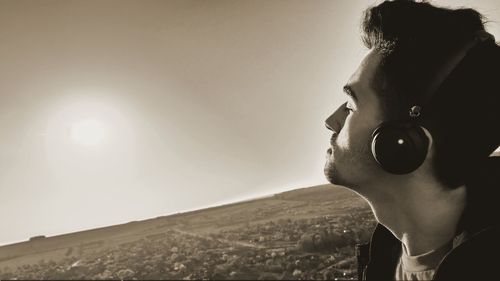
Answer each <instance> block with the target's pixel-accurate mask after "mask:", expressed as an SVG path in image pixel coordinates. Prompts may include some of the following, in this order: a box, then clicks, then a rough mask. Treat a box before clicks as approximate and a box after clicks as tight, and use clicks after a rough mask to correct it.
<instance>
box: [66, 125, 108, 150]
mask: <svg viewBox="0 0 500 281" xmlns="http://www.w3.org/2000/svg"><path fill="white" fill-rule="evenodd" d="M70 130H71V131H70V136H71V139H72V140H73V141H74V142H75V143H77V144H81V145H85V146H95V145H99V144H102V143H103V142H104V140H105V139H106V136H107V130H106V127H105V126H104V124H102V123H101V122H99V121H98V120H93V119H87V120H81V121H78V122H75V123H74V124H72V126H71V129H70Z"/></svg>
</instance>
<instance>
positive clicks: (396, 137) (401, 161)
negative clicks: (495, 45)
mask: <svg viewBox="0 0 500 281" xmlns="http://www.w3.org/2000/svg"><path fill="white" fill-rule="evenodd" d="M487 40H493V42H495V37H494V36H493V35H491V34H490V33H488V32H486V31H484V30H480V31H478V32H476V33H475V36H474V39H473V40H471V41H469V42H468V43H467V44H466V45H464V46H463V47H462V48H460V49H459V50H458V51H456V52H455V53H453V55H452V56H451V57H450V59H449V61H448V62H447V63H445V64H444V66H442V68H440V69H439V71H438V72H437V73H438V74H437V75H436V79H435V80H433V81H432V83H430V85H429V86H428V88H427V90H426V91H424V94H423V98H422V99H421V103H420V104H418V105H413V106H411V107H410V109H409V113H408V116H407V118H406V120H392V121H385V122H382V123H381V124H380V125H379V126H378V127H377V128H376V129H375V130H374V131H373V133H372V141H371V151H372V154H373V157H374V158H375V160H376V161H377V163H378V164H379V165H380V166H381V167H382V169H384V170H385V171H387V172H389V173H391V174H396V175H403V174H408V173H411V172H413V171H415V170H416V169H417V168H418V167H420V166H421V165H422V163H423V162H424V160H425V157H426V156H427V150H428V146H429V138H428V137H427V135H426V134H425V132H424V130H423V128H422V127H420V126H419V125H418V123H417V122H416V121H417V120H418V117H420V116H421V112H422V107H423V106H425V105H427V104H428V103H429V102H430V100H431V98H432V96H433V95H434V94H435V93H436V91H437V90H438V88H439V87H440V86H441V85H442V84H443V82H444V81H445V80H446V78H447V77H448V76H449V75H450V73H451V72H452V71H453V70H454V69H455V68H456V67H457V66H458V65H459V64H460V62H461V61H462V60H463V59H464V58H465V56H466V55H467V53H468V52H469V51H470V50H471V49H472V48H473V47H475V46H478V45H479V44H482V43H483V42H485V41H487Z"/></svg>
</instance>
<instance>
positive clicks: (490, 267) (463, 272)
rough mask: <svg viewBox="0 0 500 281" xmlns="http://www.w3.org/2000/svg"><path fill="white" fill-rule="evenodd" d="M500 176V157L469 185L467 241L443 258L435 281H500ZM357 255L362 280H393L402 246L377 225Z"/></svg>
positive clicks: (461, 226)
mask: <svg viewBox="0 0 500 281" xmlns="http://www.w3.org/2000/svg"><path fill="white" fill-rule="evenodd" d="M499 175H500V157H491V158H490V161H489V162H488V163H487V165H485V166H484V167H483V168H482V169H479V170H478V171H477V172H476V173H475V174H474V175H472V177H471V178H474V180H473V181H468V182H467V183H466V187H467V203H466V208H465V210H464V213H463V214H462V217H461V219H460V222H459V225H458V232H459V233H460V232H462V231H463V232H465V234H466V236H465V237H466V239H465V240H464V241H463V242H462V243H460V244H459V245H458V246H457V247H455V248H454V249H453V250H451V251H450V252H449V253H448V254H447V255H446V256H445V257H444V259H443V260H442V261H441V263H440V264H439V265H438V267H437V269H436V272H435V274H434V278H433V280H498V278H499V276H500V273H499V271H500V258H499V255H500V224H499V223H498V222H499V220H498V209H499V208H498V206H499V205H500V202H499V200H498V199H499V198H498V197H496V196H495V195H496V193H499V192H498V191H500V176H499ZM495 189H497V190H495ZM356 252H357V258H358V278H359V279H360V280H377V281H378V280H394V275H395V270H396V266H397V262H398V259H399V257H400V255H401V242H400V241H399V240H398V239H397V238H396V237H394V235H392V233H391V232H390V231H389V230H388V229H387V228H385V227H384V226H383V225H381V224H379V225H377V227H376V228H375V231H374V232H373V235H372V238H371V240H370V242H369V243H367V244H363V245H358V246H357V250H356Z"/></svg>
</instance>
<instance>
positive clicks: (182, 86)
mask: <svg viewBox="0 0 500 281" xmlns="http://www.w3.org/2000/svg"><path fill="white" fill-rule="evenodd" d="M371 3H373V1H352V0H349V1H347V0H345V1H340V0H339V1H333V0H324V1H313V0H308V1H305V0H297V1H295V0H286V1H285V0H283V1H273V0H251V1H250V0H248V1H243V0H234V1H221V0H211V1H192V0H179V1H142V0H141V1H123V0H121V1H87V0H86V1H83V0H81V1H69V0H68V1H20V0H15V1H14V0H13V1H0V42H1V43H0V62H1V63H0V79H1V80H0V81H1V83H0V200H1V202H0V229H1V230H2V231H0V244H5V243H10V242H14V241H21V240H26V239H28V238H29V237H30V236H34V235H40V234H45V235H54V234H61V233H66V232H73V231H77V230H83V229H88V228H94V227H99V226H106V225H112V224H117V223H124V222H127V221H131V220H141V219H146V218H152V217H156V216H160V215H165V214H170V213H174V212H177V211H185V210H190V209H196V208H201V207H206V206H211V205H218V204H221V203H225V202H232V201H238V200H242V199H246V198H252V197H256V196H262V195H265V194H272V193H276V192H279V191H284V190H288V189H295V188H299V187H303V186H312V185H316V184H322V183H326V181H325V179H324V176H323V165H324V160H325V151H326V149H327V148H328V146H329V144H328V140H329V133H328V131H327V130H326V129H325V127H324V120H325V119H326V117H327V116H328V115H329V114H330V113H331V112H332V111H333V110H334V109H335V108H336V107H337V106H338V105H340V104H341V103H342V102H343V99H344V97H343V94H342V93H341V92H342V91H341V87H342V85H343V84H344V83H345V82H346V80H347V79H348V77H349V75H350V74H351V73H352V72H353V70H354V69H355V68H356V66H357V64H358V63H359V61H360V59H361V58H362V56H363V55H364V53H365V50H364V47H363V46H362V44H361V41H360V39H359V21H360V16H361V13H362V11H363V10H364V9H365V8H366V7H367V6H368V5H370V4H371ZM433 3H437V4H443V5H452V6H457V5H464V6H472V7H475V8H477V9H478V10H479V11H480V12H483V13H484V14H485V15H487V16H488V17H489V18H490V19H491V20H492V22H490V23H489V24H488V29H489V31H491V32H492V33H493V34H495V35H496V37H497V38H500V26H499V24H498V22H497V21H499V20H500V2H499V1H476V0H474V1H472V0H471V1H435V2H433Z"/></svg>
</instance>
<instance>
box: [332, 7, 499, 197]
mask: <svg viewBox="0 0 500 281" xmlns="http://www.w3.org/2000/svg"><path fill="white" fill-rule="evenodd" d="M362 27H363V36H362V38H363V41H364V43H365V45H366V46H367V47H368V48H369V49H370V51H369V53H368V55H367V56H366V57H365V59H364V60H363V62H362V63H361V65H360V66H359V67H358V69H357V70H356V72H355V73H354V74H353V76H352V77H351V79H350V81H349V82H348V85H349V87H348V88H346V90H347V92H354V93H355V94H356V96H357V101H358V102H357V103H356V101H355V100H353V99H352V98H350V97H348V100H349V102H348V104H347V105H348V106H347V107H349V108H351V107H353V109H354V110H353V111H347V109H346V105H345V104H344V105H342V106H341V107H340V108H339V109H338V110H337V111H336V112H335V113H334V114H332V115H331V116H330V117H329V118H328V119H327V120H326V125H327V127H328V128H329V129H330V130H332V131H333V132H334V134H333V138H332V150H333V151H332V153H331V154H330V153H329V156H328V160H327V163H326V165H325V175H326V176H327V178H328V180H329V181H330V182H332V183H336V184H343V185H347V186H350V187H353V188H354V187H356V186H362V185H364V184H366V183H368V182H370V181H373V180H379V179H382V178H384V177H385V178H388V177H397V176H394V175H390V174H388V173H387V172H385V171H383V170H382V169H381V168H380V167H379V166H378V164H377V163H376V162H375V160H374V159H373V157H372V155H371V151H370V145H371V134H372V132H373V130H374V129H375V128H376V127H377V126H378V125H379V124H380V123H381V122H383V121H388V120H405V119H407V118H408V111H409V108H410V107H411V106H412V105H414V104H419V103H420V102H422V99H423V93H425V91H426V88H427V87H428V85H429V84H431V83H432V82H433V81H434V80H435V77H436V76H437V75H439V71H440V70H441V68H442V66H443V65H444V64H446V63H447V61H448V60H449V59H450V56H451V55H452V54H453V53H454V52H455V51H456V50H457V49H460V48H462V47H463V45H465V44H466V43H468V42H470V40H472V39H473V37H474V36H475V34H476V32H477V31H479V30H484V26H483V22H482V17H481V15H480V14H479V13H477V12H476V11H474V10H471V9H458V10H450V9H444V8H437V7H434V6H431V5H430V4H428V3H417V2H413V1H405V0H400V1H390V2H389V1H386V2H384V3H382V4H380V5H378V6H375V7H372V8H370V9H368V10H366V11H365V13H364V17H363V23H362ZM499 53H500V51H499V48H498V47H497V45H496V44H494V42H492V41H491V42H487V43H485V44H481V46H479V47H477V48H476V47H475V48H473V49H471V50H470V51H469V52H468V53H467V56H466V57H465V58H464V59H463V60H462V61H461V62H460V64H459V65H458V66H457V67H456V68H455V69H454V70H453V71H452V73H451V74H450V75H448V76H447V79H446V80H445V81H444V82H443V83H442V84H441V86H440V87H439V88H438V90H437V91H436V92H435V93H434V94H433V97H432V99H431V101H430V103H428V104H425V105H424V108H423V110H422V115H421V116H420V117H419V118H418V119H417V121H416V125H417V126H422V127H423V128H425V129H424V130H425V131H426V134H427V135H428V136H429V139H430V140H431V142H430V143H431V144H432V149H431V152H432V155H427V159H426V162H427V163H426V164H427V166H431V167H432V169H431V170H430V171H431V172H432V174H433V176H435V178H436V180H438V181H440V182H442V183H443V184H444V185H446V186H448V187H451V188H453V187H457V186H459V185H461V184H463V183H464V181H465V180H466V177H467V174H468V173H467V172H468V171H469V170H471V169H472V168H473V167H475V166H478V165H480V164H481V162H482V161H483V160H485V159H486V158H487V157H488V155H489V154H490V153H491V152H492V151H493V150H495V148H497V146H498V144H499V140H500V136H499V131H498V130H496V128H497V127H498V122H499V121H500V118H499V114H498V110H496V108H495V107H496V105H497V104H498V103H499V96H500V93H499V91H500V83H499V82H497V81H496V73H498V71H496V68H497V67H498V66H500V54H499ZM429 154H430V153H429ZM424 163H425V162H424ZM405 176H411V174H410V175H405ZM403 177H404V176H403Z"/></svg>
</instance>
